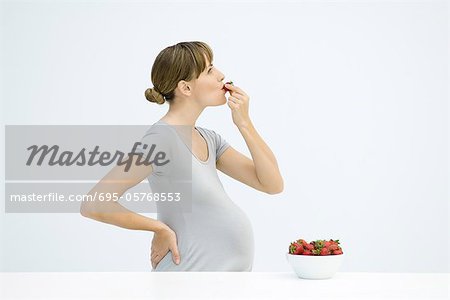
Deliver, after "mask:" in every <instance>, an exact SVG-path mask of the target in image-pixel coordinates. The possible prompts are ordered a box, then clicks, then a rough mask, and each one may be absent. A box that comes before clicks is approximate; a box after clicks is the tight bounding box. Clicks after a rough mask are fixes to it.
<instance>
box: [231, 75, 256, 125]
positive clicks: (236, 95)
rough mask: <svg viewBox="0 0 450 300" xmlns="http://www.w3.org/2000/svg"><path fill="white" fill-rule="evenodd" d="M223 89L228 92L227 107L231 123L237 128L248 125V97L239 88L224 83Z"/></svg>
mask: <svg viewBox="0 0 450 300" xmlns="http://www.w3.org/2000/svg"><path fill="white" fill-rule="evenodd" d="M225 87H226V88H227V89H229V90H230V92H229V93H230V96H229V97H228V103H227V104H228V107H230V109H231V114H232V117H233V122H234V124H235V125H236V126H237V127H241V126H246V125H248V124H249V123H250V117H249V115H248V102H249V99H250V97H249V96H248V95H247V94H246V93H245V92H244V91H243V90H242V89H240V88H239V87H237V86H235V85H232V84H229V83H226V84H225Z"/></svg>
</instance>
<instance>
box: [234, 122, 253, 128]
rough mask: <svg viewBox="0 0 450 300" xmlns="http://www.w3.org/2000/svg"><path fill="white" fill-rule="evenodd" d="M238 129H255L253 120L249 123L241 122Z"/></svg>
mask: <svg viewBox="0 0 450 300" xmlns="http://www.w3.org/2000/svg"><path fill="white" fill-rule="evenodd" d="M237 127H238V128H239V129H250V128H252V127H253V124H252V121H251V120H248V121H244V122H241V123H240V124H239V125H238V126H237Z"/></svg>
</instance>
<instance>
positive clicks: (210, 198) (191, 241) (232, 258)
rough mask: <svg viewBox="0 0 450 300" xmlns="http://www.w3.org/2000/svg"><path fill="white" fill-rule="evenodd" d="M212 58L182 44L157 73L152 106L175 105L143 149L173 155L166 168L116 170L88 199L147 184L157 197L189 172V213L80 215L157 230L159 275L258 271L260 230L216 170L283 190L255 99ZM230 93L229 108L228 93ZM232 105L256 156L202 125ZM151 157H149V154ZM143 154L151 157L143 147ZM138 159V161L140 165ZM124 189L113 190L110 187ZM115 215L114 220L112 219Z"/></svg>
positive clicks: (94, 206) (91, 211)
mask: <svg viewBox="0 0 450 300" xmlns="http://www.w3.org/2000/svg"><path fill="white" fill-rule="evenodd" d="M212 62H213V53H212V50H211V48H210V47H209V46H208V45H207V44H206V43H204V42H198V41H197V42H181V43H178V44H176V45H173V46H170V47H167V48H165V49H163V50H162V51H161V52H160V53H159V54H158V56H157V57H156V59H155V62H154V64H153V67H152V71H151V80H152V83H153V88H149V89H147V90H146V91H145V97H146V98H147V100H148V101H150V102H155V103H158V104H164V103H165V102H167V103H168V104H169V110H168V112H167V113H166V114H165V115H164V116H163V117H162V118H161V119H160V120H158V121H157V122H155V123H153V124H152V126H151V127H150V129H149V130H148V131H147V132H146V134H145V136H144V137H143V139H142V141H141V142H142V144H147V145H151V144H154V145H156V149H158V147H159V148H160V149H163V150H164V152H165V153H166V154H167V155H168V156H167V158H170V159H168V161H169V163H167V164H164V165H157V164H151V165H148V166H146V165H138V164H136V165H133V167H132V168H131V169H130V170H128V172H125V171H124V170H123V169H124V167H123V166H117V167H115V168H113V169H112V170H111V171H110V172H109V173H108V174H107V175H106V176H105V177H104V178H103V179H102V180H101V181H100V182H99V183H98V184H97V185H96V186H95V187H94V188H93V189H92V190H91V191H90V192H89V193H90V194H93V193H95V192H109V193H118V194H119V195H122V194H123V193H124V192H125V191H126V190H127V189H129V188H131V187H133V186H134V185H136V184H137V183H139V182H141V181H142V180H143V179H145V178H148V180H149V183H150V187H151V189H152V191H153V192H155V193H156V192H158V191H163V190H164V191H171V190H172V191H175V192H176V191H178V190H181V189H183V188H182V187H181V185H182V182H185V181H183V180H177V179H179V178H180V177H182V175H181V174H184V175H186V170H188V171H187V172H188V173H189V174H188V176H187V177H189V178H185V179H189V185H190V186H189V191H190V193H189V197H188V198H189V206H188V208H187V209H185V210H183V209H179V208H180V207H178V209H177V206H173V207H172V208H171V206H170V205H168V204H167V203H166V204H165V206H163V204H162V202H160V203H159V202H157V215H158V217H157V219H156V220H155V219H151V218H147V217H145V216H143V215H140V214H137V213H135V212H132V211H130V210H127V209H126V208H125V207H123V206H121V205H120V204H119V203H118V202H111V201H108V202H103V203H96V202H84V203H83V204H82V206H81V214H82V215H83V216H85V217H89V218H92V219H95V220H98V221H101V222H105V223H110V224H114V225H117V226H120V227H123V228H128V229H134V230H148V231H153V232H154V235H153V240H152V245H151V255H150V256H151V259H150V261H151V266H152V271H251V270H252V266H253V257H254V240H253V230H252V226H251V223H250V221H249V220H248V218H247V216H246V214H245V213H244V212H243V211H242V210H241V209H240V208H239V207H238V206H237V205H236V204H235V203H234V202H233V201H232V200H231V199H230V198H229V196H228V195H227V193H226V192H225V190H224V188H223V185H222V183H221V181H220V179H219V177H218V174H217V169H218V170H220V171H221V172H223V173H225V174H227V175H228V176H230V177H232V178H234V179H236V180H238V181H240V182H242V183H244V184H246V185H248V186H250V187H253V188H255V189H257V190H259V191H262V192H265V193H268V194H277V193H280V192H281V191H282V190H283V179H282V177H281V174H280V171H279V169H278V164H277V161H276V158H275V156H274V155H273V153H272V151H271V150H270V148H269V147H268V146H267V145H266V143H265V142H264V140H263V139H262V138H261V137H260V136H259V134H258V133H257V131H256V129H255V127H254V126H253V124H252V122H251V120H250V117H249V114H248V108H249V96H248V95H247V94H246V93H245V92H244V91H243V90H242V89H241V88H239V87H238V86H236V85H231V84H224V83H223V79H224V75H223V74H222V73H221V72H220V71H219V70H218V69H217V68H216V67H215V66H213V64H212ZM227 92H229V96H228V101H227V98H226V93H227ZM225 103H226V104H227V105H228V107H229V109H230V111H231V116H232V120H233V123H234V125H235V126H236V127H237V128H238V130H239V132H240V133H241V135H242V137H243V138H244V140H245V142H246V144H247V146H248V149H249V151H250V153H251V157H252V158H251V159H250V158H248V157H247V156H245V155H244V154H242V153H240V152H239V151H237V150H235V149H234V148H233V147H232V146H231V145H230V144H229V143H228V142H227V141H226V140H225V139H224V138H223V137H222V136H221V135H220V134H218V133H217V132H216V131H214V130H211V129H208V128H206V127H200V126H196V121H197V119H198V117H199V116H200V114H201V113H202V112H203V110H204V109H205V108H206V107H208V106H219V105H223V104H225ZM147 151H148V150H147ZM137 152H141V153H144V155H143V156H144V157H145V153H146V151H145V150H144V148H140V149H139V150H138V151H137ZM136 157H137V155H134V156H133V158H132V159H133V161H134V162H135V159H137V158H136ZM111 181H114V182H117V184H114V185H113V186H114V188H111V184H108V182H111ZM112 211H113V212H114V213H111V212H112Z"/></svg>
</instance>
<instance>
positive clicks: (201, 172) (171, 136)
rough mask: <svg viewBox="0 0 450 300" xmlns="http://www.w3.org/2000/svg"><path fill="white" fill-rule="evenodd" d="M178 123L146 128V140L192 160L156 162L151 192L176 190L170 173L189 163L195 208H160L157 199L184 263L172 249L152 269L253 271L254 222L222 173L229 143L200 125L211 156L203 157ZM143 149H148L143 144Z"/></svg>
mask: <svg viewBox="0 0 450 300" xmlns="http://www.w3.org/2000/svg"><path fill="white" fill-rule="evenodd" d="M175 127H176V126H172V125H169V124H168V123H166V122H165V121H162V120H159V121H158V122H156V123H154V124H153V125H152V126H151V127H150V129H149V130H148V131H147V132H146V134H145V136H144V138H143V139H142V142H143V143H146V144H152V143H155V142H156V143H157V145H158V146H160V148H164V151H167V152H170V154H171V155H170V156H171V157H172V158H183V159H185V160H190V162H189V161H188V162H183V163H180V162H178V163H177V162H176V160H173V161H171V162H170V163H168V164H166V165H164V166H156V165H155V164H152V167H153V172H152V174H151V175H150V176H149V177H148V180H149V183H150V188H151V190H152V191H153V192H156V191H159V190H162V189H164V188H166V190H167V187H168V188H169V189H172V188H173V190H175V191H176V190H178V189H177V186H176V185H177V181H176V180H171V179H172V178H171V177H174V176H176V175H177V174H180V173H183V171H185V170H181V169H178V168H182V166H183V165H186V163H188V164H191V165H192V169H189V172H191V174H189V175H190V176H191V175H192V178H191V180H192V181H191V183H189V185H191V187H192V194H191V195H192V198H191V201H192V203H191V206H190V207H191V210H190V211H189V212H184V211H183V212H180V211H177V210H176V209H175V208H174V209H167V208H162V207H160V205H158V203H156V206H157V219H158V220H160V221H161V222H163V223H165V224H167V225H168V226H169V227H170V228H171V229H172V230H173V231H175V233H176V235H177V243H178V250H179V252H180V259H181V262H180V264H179V265H177V264H175V263H174V262H173V259H172V253H171V252H170V251H169V252H168V253H167V254H166V255H165V256H164V257H163V259H162V260H161V261H160V262H159V263H158V264H157V266H156V268H155V269H152V272H154V271H155V272H162V271H252V266H253V258H254V238H253V229H252V226H251V223H250V221H249V219H248V217H247V215H246V214H245V212H244V211H243V210H242V209H241V208H240V207H238V206H237V205H236V204H235V203H234V202H233V201H232V200H231V199H230V197H229V196H228V195H227V193H226V192H225V190H224V188H223V185H222V183H221V181H220V179H219V177H218V174H217V169H216V161H217V159H218V158H219V157H220V155H221V154H222V153H223V152H224V151H225V150H226V149H227V148H228V147H229V146H230V145H229V144H228V142H227V141H226V140H225V139H223V138H222V137H221V136H220V135H219V134H218V133H216V132H215V131H213V130H210V129H206V128H203V127H198V126H196V127H195V128H196V130H197V131H198V132H199V133H200V134H201V135H202V136H203V138H204V139H205V140H206V142H207V145H208V158H207V160H206V161H202V160H199V159H198V158H197V157H195V155H194V154H193V153H192V151H191V147H190V143H189V142H188V143H186V140H185V139H183V138H182V136H183V135H180V134H179V132H178V131H177V129H176V128H175ZM140 152H143V153H145V151H143V150H142V149H140Z"/></svg>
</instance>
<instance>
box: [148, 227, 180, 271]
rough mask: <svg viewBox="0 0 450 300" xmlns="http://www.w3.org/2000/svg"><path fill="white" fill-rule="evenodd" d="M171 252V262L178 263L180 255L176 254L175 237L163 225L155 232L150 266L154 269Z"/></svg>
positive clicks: (173, 233)
mask: <svg viewBox="0 0 450 300" xmlns="http://www.w3.org/2000/svg"><path fill="white" fill-rule="evenodd" d="M169 251H171V252H172V259H173V262H174V263H176V264H177V265H178V264H179V263H180V253H179V252H178V246H177V236H176V234H175V232H174V231H173V230H172V229H170V227H169V226H167V225H166V224H163V226H162V227H161V229H159V230H157V231H155V234H154V235H153V240H152V248H151V255H150V256H151V264H152V268H153V269H155V268H156V266H157V265H158V263H159V262H160V261H161V260H162V259H163V257H164V256H165V255H166V254H167V253H168V252H169Z"/></svg>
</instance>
